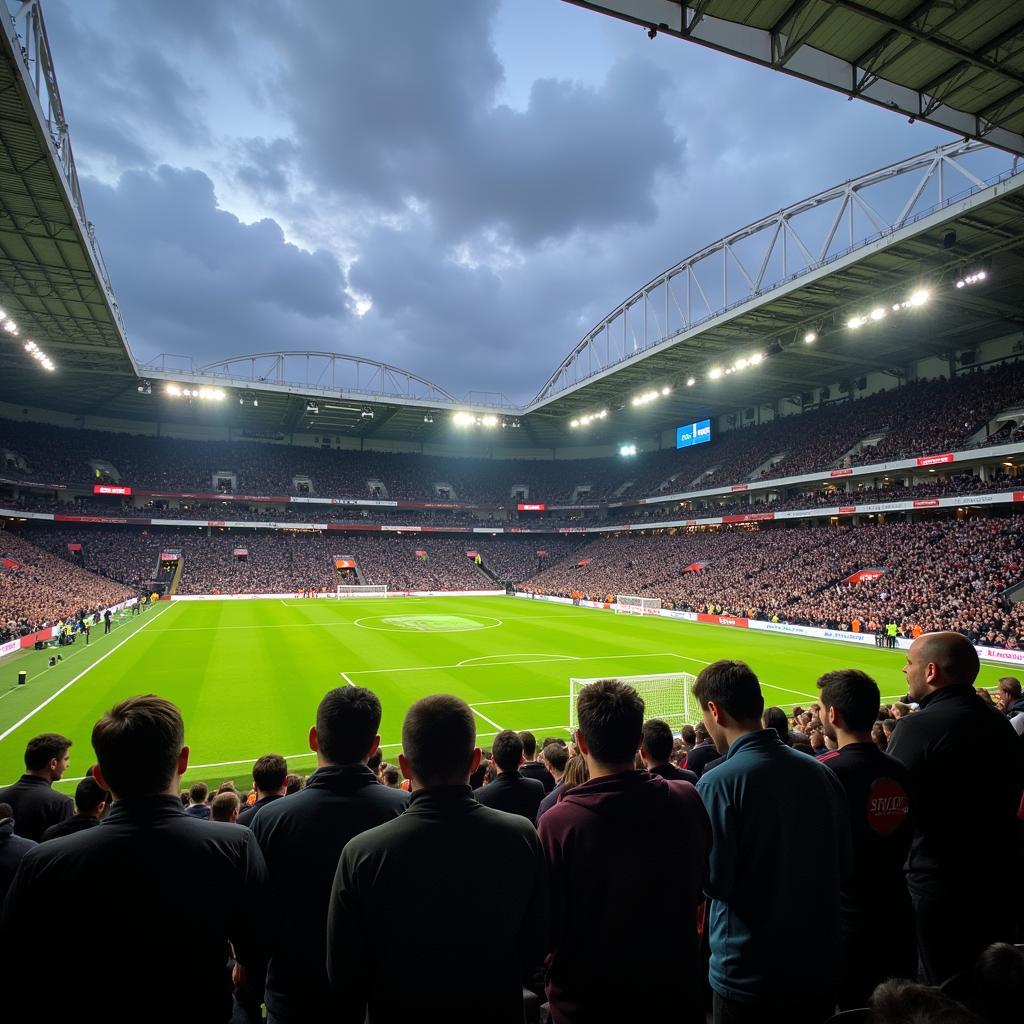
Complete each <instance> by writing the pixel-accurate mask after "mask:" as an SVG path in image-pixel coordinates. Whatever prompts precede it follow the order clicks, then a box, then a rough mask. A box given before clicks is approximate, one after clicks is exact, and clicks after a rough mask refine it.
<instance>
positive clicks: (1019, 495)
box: [1013, 491, 1024, 501]
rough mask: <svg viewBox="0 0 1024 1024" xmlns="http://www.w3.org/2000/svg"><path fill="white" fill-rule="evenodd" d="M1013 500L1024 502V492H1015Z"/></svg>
mask: <svg viewBox="0 0 1024 1024" xmlns="http://www.w3.org/2000/svg"><path fill="white" fill-rule="evenodd" d="M1013 500H1014V501H1024V491H1014V492H1013Z"/></svg>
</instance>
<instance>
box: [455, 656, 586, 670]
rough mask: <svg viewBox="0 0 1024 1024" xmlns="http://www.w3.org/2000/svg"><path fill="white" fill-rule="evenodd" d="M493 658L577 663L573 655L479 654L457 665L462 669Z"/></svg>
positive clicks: (464, 659)
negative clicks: (537, 659)
mask: <svg viewBox="0 0 1024 1024" xmlns="http://www.w3.org/2000/svg"><path fill="white" fill-rule="evenodd" d="M495 658H539V659H540V660H542V661H579V658H577V657H576V655H574V654H481V655H480V656H479V657H476V658H463V659H462V661H460V662H459V663H458V664H459V667H460V668H462V667H463V666H465V665H472V664H473V662H475V661H493V660H494V659H495ZM496 664H499V665H504V664H507V663H506V662H496Z"/></svg>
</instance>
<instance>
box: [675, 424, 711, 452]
mask: <svg viewBox="0 0 1024 1024" xmlns="http://www.w3.org/2000/svg"><path fill="white" fill-rule="evenodd" d="M710 440H711V420H698V421H697V422H696V423H684V424H683V425H682V426H681V427H676V448H692V447H693V446H694V445H695V444H707V443H708V441H710Z"/></svg>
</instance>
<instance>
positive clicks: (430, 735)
mask: <svg viewBox="0 0 1024 1024" xmlns="http://www.w3.org/2000/svg"><path fill="white" fill-rule="evenodd" d="M475 749H476V721H475V719H474V718H473V712H472V711H471V710H470V709H469V705H468V704H467V703H466V702H465V701H464V700H462V699H461V698H460V697H453V696H452V695H451V694H447V693H435V694H433V695H431V696H430V697H423V698H422V699H421V700H418V701H416V703H415V704H413V706H412V707H411V708H409V710H408V711H407V712H406V713H405V721H404V722H403V723H402V752H403V754H404V756H405V759H406V760H407V761H408V763H409V767H410V768H411V769H412V772H413V774H414V775H415V776H416V778H417V780H418V781H419V782H420V783H422V784H423V785H424V786H436V785H445V784H448V785H465V784H466V783H467V782H468V780H469V771H470V764H471V762H472V760H473V751H474V750H475Z"/></svg>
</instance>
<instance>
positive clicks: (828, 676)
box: [818, 668, 882, 732]
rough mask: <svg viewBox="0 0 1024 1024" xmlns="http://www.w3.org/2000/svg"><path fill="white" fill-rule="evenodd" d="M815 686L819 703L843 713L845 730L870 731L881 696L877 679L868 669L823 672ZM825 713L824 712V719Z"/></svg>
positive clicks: (843, 669)
mask: <svg viewBox="0 0 1024 1024" xmlns="http://www.w3.org/2000/svg"><path fill="white" fill-rule="evenodd" d="M818 689H819V690H820V691H821V702H822V704H824V705H825V707H826V708H835V709H836V711H838V712H839V714H840V715H842V718H843V723H844V725H845V727H846V729H847V731H849V732H871V729H872V727H873V726H874V724H875V722H876V721H877V720H878V709H879V707H880V705H881V702H882V699H881V694H880V693H879V690H878V683H876V682H875V681H874V679H872V678H871V676H869V675H868V674H867V672H861V671H860V670H859V669H856V668H841V669H837V670H836V671H835V672H826V673H825V674H824V675H823V676H821V677H820V678H819V679H818ZM824 717H825V716H824V714H823V715H822V719H823V720H824Z"/></svg>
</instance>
